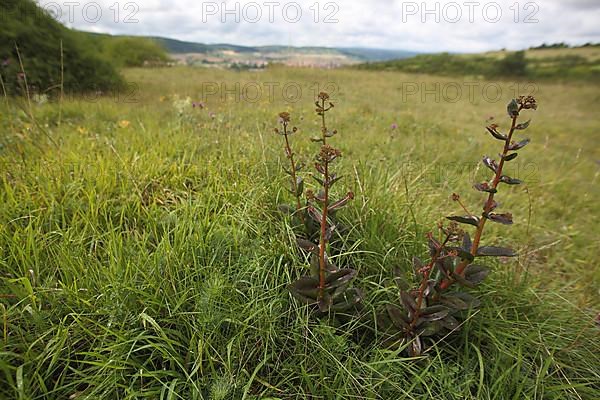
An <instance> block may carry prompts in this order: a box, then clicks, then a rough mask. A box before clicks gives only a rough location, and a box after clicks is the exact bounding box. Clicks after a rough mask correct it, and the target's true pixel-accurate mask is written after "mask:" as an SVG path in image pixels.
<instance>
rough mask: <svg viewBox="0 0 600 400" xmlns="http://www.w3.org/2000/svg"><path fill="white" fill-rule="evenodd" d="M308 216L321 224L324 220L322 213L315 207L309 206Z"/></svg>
mask: <svg viewBox="0 0 600 400" xmlns="http://www.w3.org/2000/svg"><path fill="white" fill-rule="evenodd" d="M308 215H310V217H311V218H312V219H313V220H314V221H315V222H317V223H319V224H320V223H321V220H322V219H323V214H321V211H319V210H317V209H316V208H315V207H313V206H311V205H309V206H308Z"/></svg>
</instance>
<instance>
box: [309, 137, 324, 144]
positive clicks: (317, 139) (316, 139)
mask: <svg viewBox="0 0 600 400" xmlns="http://www.w3.org/2000/svg"><path fill="white" fill-rule="evenodd" d="M310 141H311V142H314V143H320V142H322V141H323V138H322V137H316V136H315V137H312V138H310Z"/></svg>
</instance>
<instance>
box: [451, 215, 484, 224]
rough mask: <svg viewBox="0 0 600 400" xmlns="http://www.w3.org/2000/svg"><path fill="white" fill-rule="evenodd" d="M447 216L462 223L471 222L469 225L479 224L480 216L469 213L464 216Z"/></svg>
mask: <svg viewBox="0 0 600 400" xmlns="http://www.w3.org/2000/svg"><path fill="white" fill-rule="evenodd" d="M446 218H447V219H449V220H450V221H454V222H459V223H461V224H469V225H473V226H478V225H479V217H476V216H474V215H467V216H464V217H461V216H450V217H446Z"/></svg>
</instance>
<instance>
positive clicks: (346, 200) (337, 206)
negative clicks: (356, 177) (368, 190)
mask: <svg viewBox="0 0 600 400" xmlns="http://www.w3.org/2000/svg"><path fill="white" fill-rule="evenodd" d="M352 199H354V193H352V192H348V194H346V196H344V198H342V199H340V200H338V201H336V202H335V203H333V204H331V205H330V206H329V210H331V211H336V210H338V209H340V208H342V207H344V206H345V205H346V204H348V203H349V202H350V200H352Z"/></svg>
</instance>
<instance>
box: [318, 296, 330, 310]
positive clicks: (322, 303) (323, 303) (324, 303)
mask: <svg viewBox="0 0 600 400" xmlns="http://www.w3.org/2000/svg"><path fill="white" fill-rule="evenodd" d="M332 304H333V299H332V298H331V296H329V295H328V294H327V293H325V295H324V296H323V297H321V298H319V299H318V300H317V305H318V306H319V311H321V312H322V313H326V312H328V311H329V310H330V308H331V306H332Z"/></svg>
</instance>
